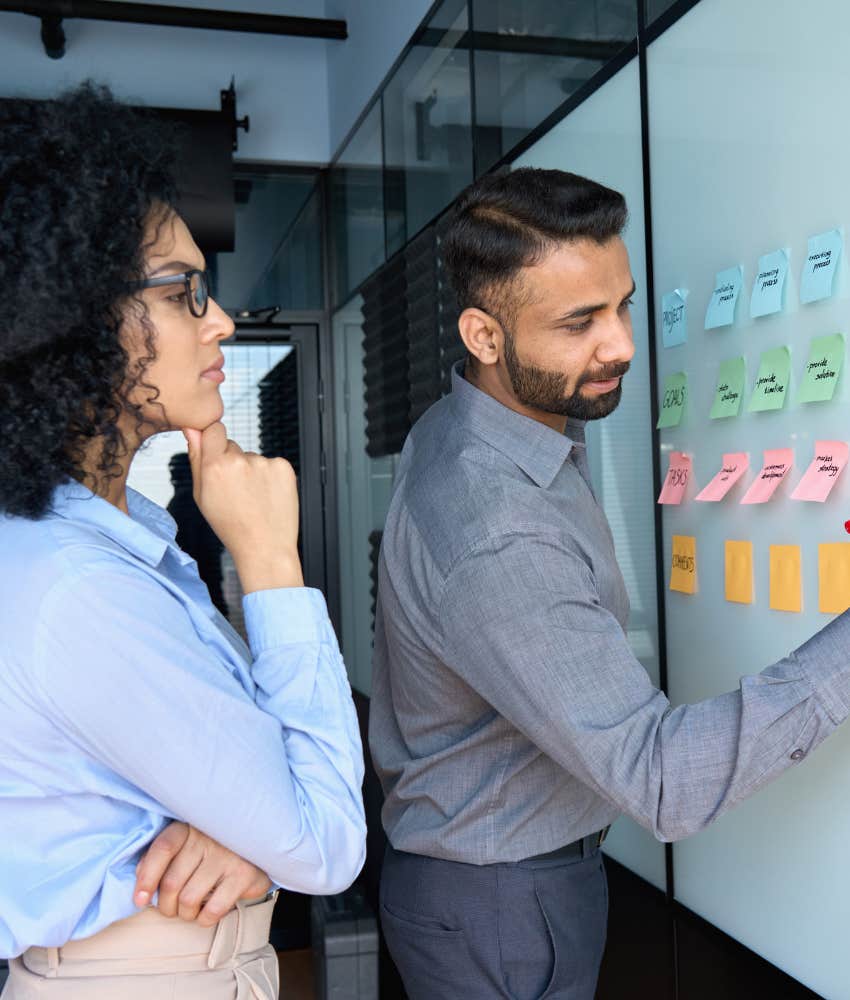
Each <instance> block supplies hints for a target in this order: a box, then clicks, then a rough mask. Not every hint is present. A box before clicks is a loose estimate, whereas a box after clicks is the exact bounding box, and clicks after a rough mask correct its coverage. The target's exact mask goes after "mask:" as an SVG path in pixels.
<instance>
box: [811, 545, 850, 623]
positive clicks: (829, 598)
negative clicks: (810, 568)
mask: <svg viewBox="0 0 850 1000" xmlns="http://www.w3.org/2000/svg"><path fill="white" fill-rule="evenodd" d="M818 584H819V587H818V592H819V595H818V606H819V608H820V610H821V612H822V613H823V614H825V615H840V614H841V612H842V611H846V610H847V609H848V608H850V542H824V543H823V544H821V545H818Z"/></svg>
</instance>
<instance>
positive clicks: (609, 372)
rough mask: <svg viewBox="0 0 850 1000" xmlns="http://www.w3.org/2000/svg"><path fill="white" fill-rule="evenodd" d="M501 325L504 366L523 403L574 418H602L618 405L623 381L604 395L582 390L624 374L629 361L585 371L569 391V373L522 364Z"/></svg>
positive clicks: (512, 342)
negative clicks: (567, 391)
mask: <svg viewBox="0 0 850 1000" xmlns="http://www.w3.org/2000/svg"><path fill="white" fill-rule="evenodd" d="M502 329H503V331H504V334H505V367H506V368H507V369H508V376H509V378H510V380H511V387H512V388H513V391H514V395H515V396H516V398H517V399H518V400H519V402H520V403H522V404H523V405H524V406H531V407H534V409H536V410H542V411H543V412H544V413H556V414H558V415H559V416H562V417H572V418H573V419H575V420H599V419H600V418H601V417H607V416H608V414H609V413H611V412H612V411H613V410H615V409H616V408H617V404H618V403H619V402H620V395H621V394H622V391H623V383H622V382H619V383H618V384H617V388H616V389H612V390H611V391H610V392H606V393H603V394H602V395H601V396H598V395H597V396H591V397H587V396H582V395H581V394H580V392H579V390H580V389H581V387H582V386H583V385H584V384H585V383H587V382H604V381H606V380H608V379H613V378H622V376H623V375H625V374H626V372H627V371H628V370H629V363H628V361H624V362H620V363H619V364H613V365H607V366H605V367H604V368H600V369H598V370H597V371H594V372H585V373H584V374H583V375H582V376H581V378H580V379H579V381H578V384H577V385H576V387H575V390H574V391H573V392H572V393H571V394H570V395H567V394H566V386H567V377H566V375H563V374H562V373H561V372H552V371H547V370H546V369H545V368H537V367H536V366H535V365H524V364H522V362H521V361H520V360H519V358H518V357H517V353H516V347H515V345H514V338H513V335H512V334H511V333H510V332H509V331H508V330H506V329H505V328H504V326H503V327H502Z"/></svg>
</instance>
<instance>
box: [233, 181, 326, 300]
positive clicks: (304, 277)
mask: <svg viewBox="0 0 850 1000" xmlns="http://www.w3.org/2000/svg"><path fill="white" fill-rule="evenodd" d="M323 292H324V289H323V281H322V194H321V189H320V188H319V186H318V184H316V185H314V187H313V190H312V192H311V193H310V194H309V195H308V197H307V200H306V201H305V202H304V203H303V204H302V206H301V209H300V210H299V212H298V214H297V215H296V216H295V217H294V218H293V219H292V220H291V222H290V223H289V226H288V227H287V228H286V230H285V231H284V232H283V234H282V237H281V240H280V245H279V246H278V248H277V250H276V252H275V255H274V257H273V258H272V260H271V261H270V263H269V265H268V267H267V268H266V271H265V273H264V274H263V275H262V277H261V278H260V280H259V282H258V283H257V286H256V288H255V289H254V292H253V293H252V295H251V299H250V302H249V304H250V306H251V308H252V309H262V308H264V307H265V306H271V305H276V306H279V307H280V308H281V309H321V308H323V306H324V294H323Z"/></svg>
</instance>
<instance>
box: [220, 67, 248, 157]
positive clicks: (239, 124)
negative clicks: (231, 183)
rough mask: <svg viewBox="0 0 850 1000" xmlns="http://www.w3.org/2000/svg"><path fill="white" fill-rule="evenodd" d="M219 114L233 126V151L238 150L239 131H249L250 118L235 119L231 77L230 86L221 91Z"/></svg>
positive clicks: (234, 96) (231, 79)
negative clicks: (224, 116)
mask: <svg viewBox="0 0 850 1000" xmlns="http://www.w3.org/2000/svg"><path fill="white" fill-rule="evenodd" d="M221 113H222V114H223V115H226V116H227V117H228V118H229V119H230V121H231V123H232V125H233V151H234V152H235V151H236V150H237V149H239V129H240V128H241V129H244V130H245V131H246V132H250V131H251V118H250V116H249V115H245V116H244V117H243V118H237V117H236V84H235V81H234V79H233V77H231V78H230V86H229V87H228V88H227V90H222V91H221Z"/></svg>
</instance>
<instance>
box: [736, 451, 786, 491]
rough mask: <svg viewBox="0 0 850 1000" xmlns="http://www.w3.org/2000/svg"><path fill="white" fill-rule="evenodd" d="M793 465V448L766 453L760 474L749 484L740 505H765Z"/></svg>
mask: <svg viewBox="0 0 850 1000" xmlns="http://www.w3.org/2000/svg"><path fill="white" fill-rule="evenodd" d="M793 464H794V449H793V448H774V449H773V450H769V451H766V452H765V453H764V465H762V467H761V472H760V473H759V474H758V475H757V476H756V478H755V479H754V480H753V481H752V482H751V483H750V486H749V489H748V490H747V492H746V493H745V494H744V495H743V497H741V503H767V501H768V500H769V499H770V498H771V497H772V496H773V494H774V493H775V492H776V487H777V486H778V485H779V484H780V483H781V482H782V480H783V479H784V478H785V477H786V476H787V475H788V472H789V471H790V469H791V466H792V465H793Z"/></svg>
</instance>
